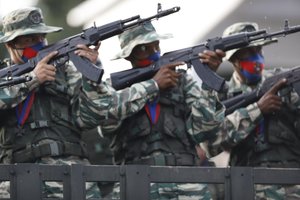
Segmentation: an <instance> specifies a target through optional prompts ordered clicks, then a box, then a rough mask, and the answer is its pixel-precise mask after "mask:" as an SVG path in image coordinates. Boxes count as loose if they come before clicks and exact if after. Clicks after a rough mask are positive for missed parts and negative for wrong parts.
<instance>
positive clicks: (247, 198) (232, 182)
mask: <svg viewBox="0 0 300 200" xmlns="http://www.w3.org/2000/svg"><path fill="white" fill-rule="evenodd" d="M0 181H8V182H10V191H11V193H10V199H14V200H29V199H30V200H38V199H42V197H41V191H42V186H41V185H42V184H41V183H42V182H43V181H58V182H62V183H63V196H64V198H63V199H68V200H69V199H72V200H83V199H85V195H86V194H85V184H86V182H119V183H120V198H121V200H124V199H126V200H141V199H143V200H147V199H149V192H150V183H154V182H156V183H208V184H224V189H225V194H224V196H225V199H226V200H240V199H243V200H253V199H254V187H253V186H254V185H255V184H271V185H274V184H293V185H298V184H300V169H294V168H293V169H270V168H251V167H230V168H215V167H169V166H146V165H124V166H111V165H106V166H104V165H91V166H84V165H79V164H76V165H71V166H68V165H54V166H53V165H39V164H15V165H0ZM137 188H138V189H137Z"/></svg>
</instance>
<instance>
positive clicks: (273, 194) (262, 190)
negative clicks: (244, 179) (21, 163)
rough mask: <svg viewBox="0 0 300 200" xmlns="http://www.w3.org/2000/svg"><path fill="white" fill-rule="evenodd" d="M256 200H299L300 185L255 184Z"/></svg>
mask: <svg viewBox="0 0 300 200" xmlns="http://www.w3.org/2000/svg"><path fill="white" fill-rule="evenodd" d="M255 199H256V200H300V185H255Z"/></svg>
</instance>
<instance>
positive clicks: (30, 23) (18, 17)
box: [0, 7, 62, 43]
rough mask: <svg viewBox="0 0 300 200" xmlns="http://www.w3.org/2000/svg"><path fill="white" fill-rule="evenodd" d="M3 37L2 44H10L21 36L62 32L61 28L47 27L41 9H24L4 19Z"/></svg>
mask: <svg viewBox="0 0 300 200" xmlns="http://www.w3.org/2000/svg"><path fill="white" fill-rule="evenodd" d="M2 23H3V30H2V32H3V34H4V35H3V36H0V43H4V42H9V41H11V40H13V39H15V38H16V37H18V36H21V35H29V34H35V33H52V32H57V31H61V30H62V28H61V27H54V26H47V25H46V24H45V23H44V21H43V15H42V11H41V9H39V8H34V7H31V8H22V9H18V10H14V11H12V12H10V13H9V14H7V15H6V16H4V17H3V20H2Z"/></svg>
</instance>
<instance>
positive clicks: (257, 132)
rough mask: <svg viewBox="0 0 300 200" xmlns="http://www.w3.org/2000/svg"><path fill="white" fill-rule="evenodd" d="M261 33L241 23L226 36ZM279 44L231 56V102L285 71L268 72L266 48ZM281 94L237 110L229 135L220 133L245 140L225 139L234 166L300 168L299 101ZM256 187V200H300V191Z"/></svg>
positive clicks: (255, 45) (237, 51) (287, 90)
mask: <svg viewBox="0 0 300 200" xmlns="http://www.w3.org/2000/svg"><path fill="white" fill-rule="evenodd" d="M257 30H258V25H257V24H256V23H254V22H240V23H236V24H233V25H231V26H229V27H228V28H227V29H226V30H225V31H224V34H223V36H228V35H232V34H237V33H242V32H251V31H257ZM276 41H277V40H276V39H271V40H265V41H259V42H255V43H252V44H251V45H249V46H248V47H246V48H240V49H234V50H231V51H229V52H227V53H226V59H227V60H228V61H229V62H230V63H231V64H232V65H233V67H234V73H233V75H232V77H231V79H230V81H229V83H228V85H229V87H228V88H229V89H228V93H227V97H228V98H230V97H233V96H235V95H238V94H241V93H245V92H251V91H253V90H254V89H256V88H258V87H259V86H260V85H261V84H262V83H263V81H264V80H265V78H266V77H268V76H272V75H273V74H275V73H277V72H278V71H281V70H280V69H276V70H264V68H265V66H264V65H265V62H264V56H263V51H262V48H263V46H264V45H268V44H271V43H274V42H276ZM278 89H280V87H279V88H278ZM278 89H275V90H273V92H271V93H269V94H267V93H266V94H265V95H264V96H263V97H262V98H260V100H259V101H258V102H255V103H253V104H250V105H248V106H247V107H246V108H240V109H237V110H236V111H235V112H234V113H232V114H230V115H228V116H226V118H227V120H228V121H229V122H228V121H227V122H228V123H227V124H226V127H223V129H222V130H221V132H223V134H222V133H219V135H223V137H224V138H226V137H228V135H240V136H239V137H237V139H236V140H232V139H231V140H228V139H224V138H223V140H220V139H219V141H223V144H222V145H223V147H224V148H225V149H226V150H228V151H230V161H229V165H230V166H251V167H277V168H293V167H295V168H298V167H300V162H299V161H300V159H299V158H300V157H299V156H300V148H299V145H300V140H299V131H300V129H299V126H298V125H297V124H298V122H299V119H300V118H299V116H298V115H299V114H298V113H299V108H300V107H299V105H300V104H299V97H298V95H297V94H295V92H293V91H292V88H290V87H285V88H284V89H281V90H279V96H277V91H278ZM271 90H272V89H271ZM280 94H281V95H280ZM282 94H285V95H282ZM290 122H292V123H290ZM224 133H226V135H227V136H226V137H225V134H224ZM283 133H284V134H283ZM215 141H217V140H215ZM208 146H209V147H208V149H209V148H210V149H214V148H212V147H217V146H218V145H217V142H215V143H213V142H211V143H210V145H208ZM211 152H212V151H211ZM216 152H217V151H216ZM255 187H256V198H255V199H298V198H300V195H299V194H300V192H299V191H300V190H299V187H297V186H286V187H283V186H282V185H272V186H270V185H256V186H255Z"/></svg>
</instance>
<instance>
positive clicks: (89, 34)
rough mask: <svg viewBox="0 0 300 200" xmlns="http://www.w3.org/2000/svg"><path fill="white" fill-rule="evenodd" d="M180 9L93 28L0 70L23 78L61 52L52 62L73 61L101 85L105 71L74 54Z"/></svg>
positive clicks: (83, 72)
mask: <svg viewBox="0 0 300 200" xmlns="http://www.w3.org/2000/svg"><path fill="white" fill-rule="evenodd" d="M179 10H180V7H173V8H171V9H168V10H161V9H160V8H159V9H158V10H157V14H156V15H153V16H151V17H148V18H144V19H141V18H140V16H139V15H136V16H133V17H131V18H128V19H125V20H118V21H114V22H111V23H108V24H105V25H103V26H100V27H96V25H94V26H92V27H91V28H88V29H85V30H83V32H82V33H80V34H77V35H74V36H71V37H69V38H66V39H63V40H61V41H58V42H56V43H54V44H52V45H49V46H46V47H45V48H44V49H42V50H41V51H39V52H38V54H37V56H36V57H34V58H32V59H30V60H29V61H28V62H27V63H24V64H20V65H12V66H9V67H7V68H4V69H2V70H0V78H3V77H5V76H9V75H11V76H19V75H22V74H25V73H28V72H30V71H32V70H33V69H34V68H35V66H36V64H37V63H38V62H39V61H40V60H41V59H43V58H44V57H45V56H46V55H48V54H49V53H50V52H53V51H58V54H57V55H56V56H55V57H54V58H53V59H52V60H51V61H50V63H52V64H54V65H55V66H56V67H59V66H61V65H63V64H64V63H66V62H67V61H68V60H71V61H72V62H73V63H74V65H75V67H76V68H77V70H78V71H80V72H81V73H82V74H83V75H84V76H85V77H87V78H88V79H90V80H92V81H95V82H97V83H100V82H101V79H102V75H103V73H104V70H103V69H101V68H99V67H97V66H96V65H94V64H93V63H91V62H90V61H89V60H88V59H86V58H83V57H80V56H77V55H75V54H74V51H75V50H76V49H77V47H76V46H77V45H78V44H84V45H87V46H92V45H97V44H98V42H99V41H103V40H105V39H107V38H110V37H113V36H115V35H118V34H120V33H123V32H124V31H126V30H128V29H131V28H134V27H136V26H138V25H140V24H142V23H144V22H147V21H151V20H153V19H158V18H161V17H164V16H167V15H169V14H172V13H175V12H178V11H179Z"/></svg>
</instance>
